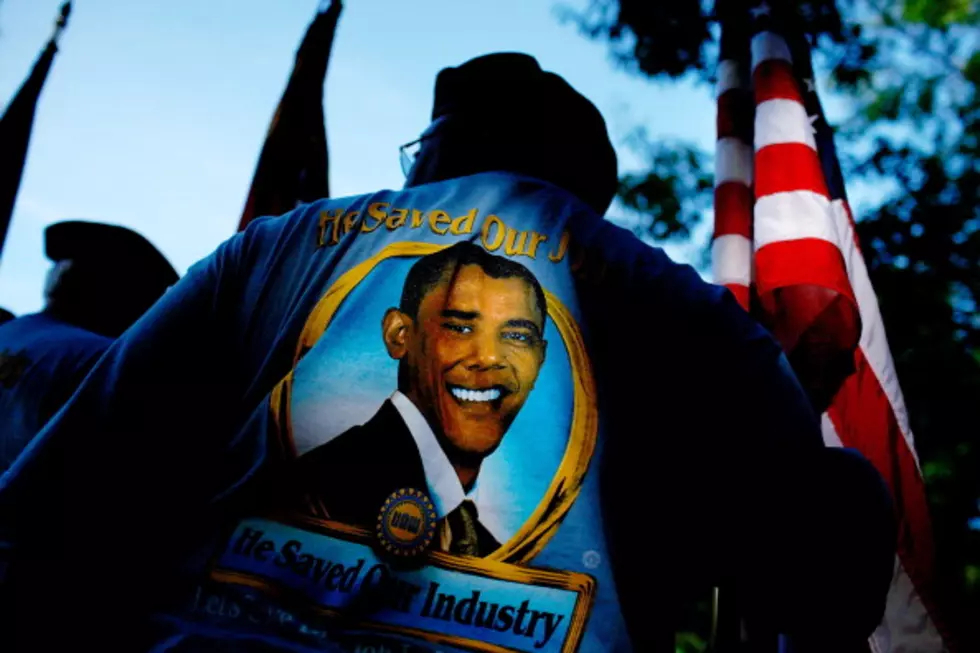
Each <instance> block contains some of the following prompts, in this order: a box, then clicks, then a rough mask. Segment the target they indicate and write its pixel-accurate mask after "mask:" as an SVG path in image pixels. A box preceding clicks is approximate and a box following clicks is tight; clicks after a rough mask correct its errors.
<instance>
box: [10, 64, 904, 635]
mask: <svg viewBox="0 0 980 653" xmlns="http://www.w3.org/2000/svg"><path fill="white" fill-rule="evenodd" d="M432 117H433V122H432V124H431V125H430V126H429V128H428V129H427V130H426V131H425V132H424V133H423V134H422V137H421V138H420V139H419V140H418V141H417V142H415V143H413V144H412V145H417V146H418V149H419V152H418V155H417V157H415V158H414V159H412V158H411V157H407V158H408V161H407V162H408V164H409V165H410V169H409V172H408V182H407V184H406V188H405V189H404V190H401V191H380V192H377V193H373V194H369V195H364V196H358V197H352V198H343V199H336V200H323V201H320V202H314V203H313V204H310V205H307V206H301V207H298V208H297V209H296V210H295V211H293V212H291V213H289V214H287V215H285V216H282V217H279V218H275V219H260V220H258V221H256V222H254V223H253V224H252V225H251V226H250V227H249V228H248V229H247V230H246V231H245V232H244V233H242V234H239V235H237V236H235V237H234V238H232V239H231V240H229V241H227V242H226V243H224V244H223V245H221V247H219V248H218V250H217V251H216V252H215V253H214V254H212V255H211V256H209V257H208V258H206V259H205V260H203V261H201V262H200V263H198V264H197V265H195V266H194V267H193V268H192V269H191V270H190V271H189V272H188V274H187V275H186V276H185V277H184V278H183V279H182V280H181V281H180V283H178V284H177V285H176V286H174V287H173V288H172V289H171V290H170V291H169V292H168V293H167V295H166V296H165V297H164V298H163V299H162V300H161V301H160V302H159V303H158V304H157V305H156V306H154V307H153V309H152V310H150V312H149V313H148V314H147V315H146V316H145V317H144V319H142V320H141V321H140V322H139V323H138V324H137V325H135V327H134V328H132V329H131V330H130V331H129V332H127V333H126V334H125V335H124V336H122V337H121V338H120V339H119V340H118V341H117V342H116V343H114V344H113V345H112V347H110V349H109V351H108V352H107V353H106V355H105V356H104V358H103V359H102V360H101V362H100V363H99V364H98V365H96V367H95V368H94V369H93V371H92V373H91V374H90V375H89V377H88V378H87V379H86V380H85V382H84V383H83V384H82V387H81V388H80V389H79V391H78V392H77V393H76V394H75V396H74V397H73V398H72V399H71V400H70V401H69V402H68V404H67V406H66V407H65V409H64V410H63V411H62V412H61V413H60V414H59V415H58V416H57V417H56V418H55V419H54V420H53V421H52V422H51V423H50V424H49V425H48V426H47V427H46V428H45V429H44V431H43V432H42V433H41V435H40V436H39V437H38V439H37V441H36V443H35V445H34V446H32V447H31V448H30V449H29V450H28V452H27V453H26V454H25V455H24V456H22V457H21V458H20V459H19V460H18V461H17V463H16V464H15V465H14V466H13V467H12V468H11V469H10V470H9V471H8V472H7V474H6V475H5V476H4V477H3V478H2V479H0V529H2V534H3V536H4V537H5V538H6V539H7V541H8V542H10V546H11V549H10V554H9V556H10V558H9V567H8V575H7V584H6V588H7V592H8V596H9V597H10V605H11V606H12V607H11V608H10V610H9V611H6V612H3V613H2V614H3V615H4V617H3V618H4V619H6V620H8V621H7V622H6V623H5V624H4V627H5V628H7V629H8V630H7V636H8V637H9V638H12V639H13V641H14V642H15V643H16V644H20V645H22V646H23V642H25V641H26V642H29V643H30V644H31V645H32V646H35V647H37V648H40V646H36V645H38V644H39V643H43V645H44V646H51V645H56V644H59V643H64V642H71V643H73V644H93V645H95V646H96V647H97V648H100V649H103V650H105V649H107V648H119V649H124V650H129V651H136V650H154V651H177V650H180V651H191V650H218V649H220V650H282V651H311V650H327V651H349V652H353V651H366V650H397V651H434V650H442V651H449V650H473V649H474V647H478V648H480V650H504V649H506V650H512V649H517V650H535V651H538V650H542V651H572V650H582V651H629V650H637V651H659V650H672V647H673V630H674V626H675V624H674V622H673V614H672V610H673V609H674V606H675V603H676V601H677V600H678V596H679V595H680V594H682V593H683V592H685V591H688V590H690V589H691V588H697V587H706V586H707V584H708V583H715V582H719V581H724V582H729V581H731V582H733V583H735V584H737V585H739V586H740V587H741V590H740V591H741V594H742V596H744V598H745V600H744V604H743V607H744V611H745V614H746V615H747V616H748V617H749V618H751V619H753V620H758V623H762V624H764V626H765V627H766V628H771V629H773V630H774V631H781V632H786V633H789V634H794V635H800V636H803V637H807V638H809V641H818V640H823V641H827V642H828V643H830V642H834V641H837V640H838V639H845V640H848V639H854V638H857V639H858V640H860V639H861V638H863V637H866V636H867V635H868V634H869V633H870V632H871V631H872V630H873V629H874V627H875V626H876V624H877V623H878V621H879V619H880V616H881V613H882V610H883V606H884V596H885V593H886V591H887V587H888V584H889V581H890V577H891V569H892V562H893V556H894V523H893V518H892V514H891V506H890V503H889V499H888V497H887V492H886V491H885V490H884V489H883V486H882V484H881V482H880V478H879V477H878V476H877V474H876V473H875V472H874V470H873V469H872V468H871V466H870V465H869V464H868V463H867V462H866V461H865V460H864V459H862V458H860V457H858V456H856V455H852V454H850V453H848V452H843V451H832V450H828V449H825V447H824V445H823V443H822V440H821V435H820V428H819V422H818V420H817V417H816V416H815V414H814V413H813V411H812V410H811V408H810V406H809V403H808V400H807V397H806V394H805V393H804V392H803V390H802V389H801V388H800V386H799V384H798V382H797V380H796V378H795V377H794V375H793V373H792V371H791V370H790V369H789V367H788V365H787V363H786V359H785V357H784V356H783V355H782V353H781V351H780V349H779V347H778V345H777V344H776V343H775V342H774V341H773V339H772V338H771V337H770V336H769V335H768V334H767V333H766V332H765V331H763V330H762V329H761V328H760V327H759V326H758V325H757V324H756V323H755V322H753V321H752V320H751V319H750V317H749V316H748V315H747V314H746V313H745V312H744V311H743V310H742V309H741V308H740V307H739V306H738V304H737V303H736V302H735V301H734V300H733V298H732V297H730V296H729V294H728V292H727V291H726V290H725V289H723V288H719V287H716V286H713V285H710V284H707V283H705V282H704V281H702V280H701V279H700V277H699V276H698V275H697V273H696V272H695V271H694V270H693V269H692V268H690V267H688V266H683V265H678V264H676V263H674V262H672V261H671V260H670V259H669V258H668V257H667V256H666V255H665V254H664V253H663V252H662V251H661V250H659V249H655V248H651V247H648V246H647V245H645V244H643V243H642V242H640V241H639V240H638V239H637V238H636V237H634V236H633V235H632V234H631V233H629V232H627V231H625V230H622V229H619V228H617V227H615V226H614V225H612V224H610V223H608V222H604V221H603V220H602V218H601V215H602V214H603V213H604V212H605V210H606V209H607V208H608V206H609V204H610V203H611V201H612V199H613V196H614V193H615V190H616V185H617V170H616V157H615V154H614V151H613V148H612V145H611V143H610V141H609V138H608V135H607V133H606V129H605V124H604V121H603V119H602V117H601V115H600V114H599V112H598V111H597V110H596V109H595V107H594V106H593V105H592V104H591V103H590V102H589V101H588V100H587V99H585V98H584V97H583V96H581V95H580V94H578V93H577V92H576V91H574V89H572V88H571V87H570V86H569V85H568V84H567V83H566V82H564V80H562V79H561V78H560V77H558V76H556V75H554V74H551V73H547V72H544V71H542V70H541V68H540V67H539V65H538V63H537V62H536V61H535V60H534V59H533V58H531V57H529V56H526V55H519V54H496V55H488V56H485V57H480V58H477V59H475V60H472V61H470V62H467V63H465V64H463V65H461V66H459V67H457V68H448V69H446V70H443V71H442V72H440V74H439V76H438V78H437V80H436V87H435V106H434V109H433V115H432ZM405 153H406V152H405V151H403V154H405ZM462 241H469V242H472V243H474V244H476V245H479V246H480V247H482V248H484V249H486V250H487V251H488V252H491V253H494V254H495V255H502V256H507V257H508V258H510V259H511V260H512V261H514V262H515V263H518V264H520V265H521V266H523V267H524V268H526V270H527V273H528V274H530V275H533V277H534V278H535V279H537V280H538V282H539V283H540V284H541V286H542V287H543V289H544V292H545V294H546V296H547V307H548V318H547V321H546V324H545V335H546V337H547V339H548V342H549V348H548V356H547V360H546V361H545V362H544V364H543V366H542V367H541V371H540V373H539V375H538V379H537V381H536V385H535V387H536V390H535V392H534V393H533V394H532V395H531V397H530V398H529V400H528V404H527V405H526V406H525V407H524V408H523V409H522V412H521V416H520V417H519V418H517V419H516V420H515V422H514V424H513V425H512V426H511V428H510V430H509V431H508V437H507V438H506V439H505V440H504V441H503V444H502V445H501V448H500V450H499V451H497V452H496V453H495V454H494V456H493V457H492V459H493V462H494V467H493V468H492V469H491V468H490V467H489V466H488V467H486V468H484V469H482V470H481V474H480V485H481V487H480V488H479V491H480V493H481V499H480V500H481V502H483V503H484V504H492V507H494V508H495V510H496V511H497V512H498V513H499V515H500V516H501V521H502V523H504V524H505V525H508V524H509V525H510V526H511V527H510V528H506V529H503V530H506V532H507V536H506V537H505V538H502V539H503V540H505V541H502V542H501V546H500V548H499V549H497V550H495V551H494V552H493V554H492V555H491V556H490V559H489V560H482V559H480V558H476V557H472V556H468V555H466V554H465V553H463V554H452V553H430V551H431V550H432V548H433V547H436V548H437V547H438V542H434V541H433V540H434V539H438V536H437V533H439V532H440V531H441V525H440V521H441V520H440V516H439V515H437V514H436V511H435V509H434V507H433V502H432V501H431V499H430V496H431V495H433V494H435V485H437V484H438V481H437V480H434V479H433V478H427V480H426V484H427V487H411V488H409V487H406V488H401V489H400V490H398V491H396V492H394V493H393V494H392V495H391V496H390V497H389V498H388V499H386V500H385V501H384V502H383V503H382V504H381V505H379V506H378V507H377V509H378V517H377V528H376V529H375V530H372V529H368V528H363V527H352V526H350V525H344V524H338V523H336V522H333V521H330V520H329V519H323V518H322V517H316V516H315V515H314V514H313V513H310V512H304V511H303V510H300V511H299V512H298V513H297V512H295V511H292V510H291V509H287V508H285V507H284V506H285V504H284V503H283V502H282V501H281V499H280V498H281V497H282V496H294V495H293V493H294V491H295V490H296V487H295V477H296V474H295V471H296V469H298V467H301V466H302V464H303V462H304V460H305V458H304V456H305V454H307V453H308V452H310V451H313V450H315V449H316V448H317V447H319V446H321V445H323V444H324V443H326V442H328V441H330V440H331V439H332V438H334V437H337V436H338V435H339V434H341V433H344V432H347V429H348V428H349V427H350V426H351V425H352V424H357V423H360V422H359V421H358V420H359V419H362V418H363V417H369V416H370V414H371V413H370V411H372V410H375V409H376V407H377V405H379V403H381V402H382V401H384V399H385V397H384V396H379V392H381V390H379V389H383V388H385V387H387V388H390V387H392V385H394V377H391V376H390V372H389V371H387V367H388V366H384V365H381V366H377V365H374V364H373V362H372V361H376V360H381V359H380V358H378V357H379V356H385V355H386V354H385V352H384V349H383V347H384V342H382V341H381V340H380V339H379V338H377V336H376V334H377V314H376V313H375V312H373V311H372V310H368V309H367V308H365V307H367V306H371V304H370V302H371V301H372V298H379V299H378V301H385V302H388V303H387V304H385V305H388V306H390V305H392V303H391V302H389V300H388V297H390V293H391V292H392V291H391V289H392V288H395V289H398V288H400V287H401V285H402V283H403V281H404V278H405V276H404V275H405V274H406V270H407V266H409V265H410V264H411V263H412V262H414V261H416V260H418V259H419V257H421V256H424V255H426V254H429V253H432V252H435V251H440V250H441V249H443V248H446V247H449V246H451V245H453V244H454V243H457V242H462ZM463 272H465V270H459V269H447V270H440V271H439V274H440V283H441V284H446V287H447V291H446V293H447V296H449V295H453V296H458V297H465V296H466V295H467V292H465V291H466V289H467V287H468V286H467V284H468V283H470V281H469V280H468V279H469V276H468V275H466V274H463ZM386 293H388V294H386ZM480 310H482V309H479V308H477V307H465V306H464V307H462V308H461V307H459V306H455V305H454V306H453V307H452V309H451V310H449V309H442V310H432V311H429V312H428V313H427V315H428V317H426V318H425V319H424V320H423V321H422V322H424V323H417V322H415V321H413V320H407V321H405V323H404V324H402V325H400V326H399V328H400V329H403V332H402V333H403V335H404V337H405V338H410V337H413V334H418V333H421V332H422V330H425V331H426V332H427V333H441V334H442V335H441V336H440V338H438V339H435V340H433V341H432V342H433V344H432V345H431V346H433V347H442V346H449V345H444V344H438V343H451V344H452V347H453V348H454V351H461V352H464V351H465V352H468V353H467V356H469V357H470V358H472V360H473V361H474V362H473V363H472V364H473V365H474V367H473V370H474V373H476V372H481V371H486V370H497V369H504V367H505V366H506V365H508V362H507V356H505V355H504V353H505V352H506V351H509V350H508V348H510V347H515V346H520V344H521V343H520V342H517V341H514V340H512V339H509V338H506V337H503V336H501V337H496V338H495V337H491V336H489V335H488V334H483V333H481V332H480V331H479V330H478V328H477V327H474V328H469V327H467V328H458V322H459V318H460V316H461V315H462V316H466V318H467V319H468V320H471V322H472V323H473V324H476V323H477V322H478V320H476V319H475V318H476V316H477V315H478V314H479V312H480ZM363 334H369V335H367V336H364V335H363ZM399 337H401V336H399ZM468 360H469V359H468ZM381 368H385V369H381ZM436 372H438V370H436ZM436 372H434V374H435V373H436ZM386 375H388V376H386ZM437 376H438V375H437ZM476 399H481V397H475V398H474V397H472V396H470V397H467V396H461V397H460V398H459V400H460V401H467V400H476ZM359 406H367V407H368V408H367V411H368V412H367V413H364V412H360V413H358V412H357V411H358V410H360V409H359V408H358V407H359ZM424 408H425V407H423V409H420V410H419V411H418V412H419V417H418V420H419V429H420V430H425V428H426V422H427V421H428V418H427V417H426V414H427V410H425V409H424ZM351 411H354V413H356V414H350V415H348V414H349V413H351ZM428 412H431V411H428ZM522 420H523V421H522ZM428 427H429V428H432V427H433V425H432V424H431V423H429V424H428ZM433 430H435V429H433ZM359 455H369V452H368V453H364V454H359ZM352 462H355V461H352ZM356 462H358V463H361V462H362V461H356ZM424 462H425V460H424V456H423V463H424ZM450 465H451V464H450ZM488 465H489V463H488ZM444 468H445V467H444ZM451 468H452V467H451V466H450V467H449V469H451ZM447 473H451V472H447ZM427 476H428V474H427ZM483 493H486V495H484V494H483ZM311 510H312V509H311ZM483 517H484V515H483V513H482V512H481V514H480V516H479V518H480V519H481V520H482V519H483ZM508 520H509V521H508ZM398 557H400V560H396V559H395V558H398ZM52 619H56V620H57V622H58V623H59V624H64V625H65V626H64V627H60V628H48V627H47V626H48V625H49V624H51V623H52ZM68 624H70V627H68ZM487 647H496V648H492V649H488V648H487Z"/></svg>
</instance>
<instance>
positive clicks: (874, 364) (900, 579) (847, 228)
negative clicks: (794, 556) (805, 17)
mask: <svg viewBox="0 0 980 653" xmlns="http://www.w3.org/2000/svg"><path fill="white" fill-rule="evenodd" d="M790 6H791V5H790V3H785V2H783V3H780V2H775V1H771V2H748V3H744V2H724V3H719V5H718V14H719V18H720V19H721V23H722V37H721V52H720V55H719V65H718V73H717V80H718V81H717V83H718V89H717V99H718V122H717V130H718V141H717V150H716V153H717V158H716V164H715V165H716V168H715V170H716V172H715V176H716V178H715V235H714V242H713V246H712V259H713V260H712V264H713V268H714V270H713V272H714V277H715V281H716V282H717V283H720V284H723V285H725V286H726V287H728V288H729V289H730V290H731V291H732V292H733V293H734V295H735V296H736V298H737V299H738V300H739V302H740V303H741V304H742V305H743V306H744V307H745V308H746V309H748V310H751V311H752V313H753V314H754V315H756V316H757V317H758V318H759V319H760V321H762V322H763V323H765V324H766V325H767V326H768V327H769V329H770V330H771V331H772V332H773V334H774V335H775V336H776V337H777V338H778V339H779V341H780V343H781V344H782V346H783V348H784V349H785V351H786V352H787V354H788V356H789V358H790V360H791V361H792V363H793V367H794V369H795V370H796V372H797V374H798V375H799V377H800V380H801V381H802V382H803V384H804V386H805V387H806V388H807V390H808V392H809V394H810V398H811V400H812V401H813V403H814V405H815V406H816V407H817V408H818V409H819V410H820V411H821V412H822V413H823V415H822V427H823V436H824V441H825V443H826V444H827V445H828V446H836V447H841V446H843V447H849V448H854V449H857V450H859V451H860V452H861V453H862V454H864V456H865V457H867V458H868V459H869V460H870V461H871V462H872V463H874V465H875V466H876V467H877V468H878V471H879V472H880V473H881V475H882V476H883V477H884V479H885V481H886V482H887V484H888V486H889V488H890V490H891V493H892V496H893V498H894V501H895V504H896V509H897V512H898V518H899V539H898V556H897V558H896V560H895V567H894V569H895V571H894V575H893V579H892V586H891V590H890V592H889V595H888V601H887V605H886V608H885V614H884V618H883V620H882V622H881V625H880V626H879V628H878V629H877V630H876V631H875V633H874V634H873V636H872V637H871V641H870V647H871V649H872V650H873V651H875V653H891V652H895V651H905V650H908V651H912V650H914V651H922V652H923V653H931V652H936V653H938V652H939V651H944V650H953V649H954V647H953V645H952V644H951V641H950V638H949V633H948V631H947V629H946V628H945V627H944V623H943V621H942V619H941V611H940V610H939V609H938V607H937V601H938V597H937V596H936V591H935V587H934V580H933V569H932V564H933V561H932V558H933V550H932V535H931V527H930V523H929V515H928V511H927V506H926V497H925V490H924V485H923V478H922V472H921V468H920V466H919V461H918V457H917V454H916V451H915V443H914V439H913V435H912V432H911V430H910V428H909V418H908V414H907V412H906V408H905V401H904V399H903V396H902V390H901V387H900V386H899V382H898V378H897V375H896V371H895V365H894V362H893V360H892V356H891V353H890V351H889V347H888V341H887V338H886V336H885V327H884V324H883V323H882V318H881V313H880V312H879V309H878V303H877V299H876V296H875V292H874V288H873V287H872V285H871V281H870V278H869V277H868V271H867V269H866V267H865V263H864V259H863V257H862V255H861V248H860V243H859V242H858V236H857V232H856V229H855V225H854V220H853V218H852V215H851V209H850V206H849V204H848V201H847V196H846V193H845V188H844V178H843V175H842V173H841V169H840V164H839V162H838V159H837V153H836V149H835V147H834V137H833V130H832V129H831V127H830V125H829V124H828V123H827V119H826V117H825V115H824V112H823V109H822V107H821V105H820V101H819V99H818V97H817V93H816V81H817V80H816V77H815V75H814V71H813V67H812V64H811V60H810V48H809V44H808V43H807V41H806V39H805V38H804V35H803V32H802V30H800V29H798V27H797V25H796V23H795V20H796V18H795V16H794V15H793V13H792V11H791V10H789V7H790Z"/></svg>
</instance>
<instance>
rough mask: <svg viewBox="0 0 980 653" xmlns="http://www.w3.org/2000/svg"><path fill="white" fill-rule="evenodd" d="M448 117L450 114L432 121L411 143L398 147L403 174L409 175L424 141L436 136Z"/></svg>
mask: <svg viewBox="0 0 980 653" xmlns="http://www.w3.org/2000/svg"><path fill="white" fill-rule="evenodd" d="M447 119H448V116H439V117H438V118H436V119H435V120H434V121H432V124H431V125H429V126H428V128H427V129H426V130H425V132H423V134H422V135H421V136H419V137H418V138H416V139H415V140H414V141H412V142H411V143H405V144H404V145H402V146H401V147H399V148H398V154H399V155H400V158H401V163H402V174H404V175H405V177H408V173H409V172H411V171H412V166H414V165H415V159H416V158H418V156H419V152H421V151H422V143H424V142H425V141H426V140H427V139H429V138H432V137H433V136H435V135H436V133H438V132H439V131H440V130H441V129H442V125H443V124H445V122H446V120H447Z"/></svg>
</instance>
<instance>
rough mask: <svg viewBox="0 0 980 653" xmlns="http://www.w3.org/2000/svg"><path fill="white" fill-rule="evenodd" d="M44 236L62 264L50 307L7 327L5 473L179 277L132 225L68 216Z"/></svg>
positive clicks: (2, 352) (0, 431)
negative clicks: (111, 347)
mask: <svg viewBox="0 0 980 653" xmlns="http://www.w3.org/2000/svg"><path fill="white" fill-rule="evenodd" d="M44 237H45V251H46V254H47V256H48V258H50V259H51V260H52V261H53V262H54V266H53V268H52V269H51V272H50V273H49V275H48V280H47V284H46V288H45V307H44V309H43V310H42V311H40V312H38V313H34V314H30V315H24V316H21V317H19V318H17V319H13V320H10V321H9V322H6V323H4V324H2V325H0V471H3V470H6V469H7V468H8V467H9V466H10V465H11V464H12V463H13V461H14V460H15V459H16V458H17V456H18V455H19V454H20V452H21V450H23V448H24V447H25V446H27V443H28V442H30V440H31V438H33V437H34V435H36V434H37V432H38V431H40V430H41V427H42V426H44V424H45V423H46V422H47V421H48V420H49V419H50V418H51V417H52V416H54V414H55V413H56V412H58V409H59V408H61V406H62V404H64V403H65V402H66V401H67V400H68V398H69V397H71V395H72V393H74V392H75V390H76V389H77V388H78V385H79V384H80V383H81V382H82V379H84V378H85V375H86V374H88V371H89V369H91V367H92V366H93V365H94V364H95V362H96V361H97V360H98V359H99V357H100V356H102V354H103V352H104V351H105V350H106V349H107V348H108V347H109V345H110V344H112V340H113V339H114V338H116V337H118V336H120V335H121V334H122V332H123V331H125V330H126V328H127V327H129V326H130V325H131V324H132V323H133V322H135V321H136V320H137V319H138V318H139V316H140V315H142V314H143V313H144V312H145V311H146V309H148V308H149V307H150V306H151V305H152V304H153V302H154V301H156V300H157V299H158V298H159V297H160V296H161V295H162V294H163V292H164V291H165V290H166V289H167V287H168V286H170V285H172V284H174V283H176V281H177V278H178V277H177V273H176V272H175V271H174V269H173V268H172V267H171V266H170V264H169V263H168V262H167V260H166V259H165V258H164V257H163V255H162V254H160V252H158V251H157V250H156V248H154V247H153V245H151V244H150V243H149V241H147V240H146V239H145V238H143V236H141V235H139V234H137V233H136V232H134V231H131V230H129V229H126V228H124V227H119V226H115V225H107V224H100V223H96V222H83V221H67V222H59V223H56V224H53V225H51V226H50V227H48V228H47V229H46V230H45V234H44Z"/></svg>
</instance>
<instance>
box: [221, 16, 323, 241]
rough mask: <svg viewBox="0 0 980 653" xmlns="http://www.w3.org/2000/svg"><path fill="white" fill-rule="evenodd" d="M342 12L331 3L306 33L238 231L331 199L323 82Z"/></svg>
mask: <svg viewBox="0 0 980 653" xmlns="http://www.w3.org/2000/svg"><path fill="white" fill-rule="evenodd" d="M341 8H342V5H341V2H340V0H332V2H331V3H330V5H329V6H328V7H327V8H326V9H323V10H321V11H320V12H319V13H318V14H317V16H316V18H314V19H313V22H312V23H311V24H310V27H309V28H308V29H307V30H306V36H305V37H303V42H302V43H301V44H300V46H299V50H298V51H297V53H296V64H295V65H294V66H293V72H292V74H291V75H290V77H289V83H288V84H287V85H286V90H285V91H284V92H283V95H282V99H281V100H280V101H279V106H278V107H276V113H275V115H274V116H273V118H272V123H271V125H270V126H269V133H268V134H267V135H266V139H265V144H264V145H263V146H262V153H261V155H260V156H259V162H258V165H257V166H256V168H255V175H254V176H253V178H252V187H251V189H249V192H248V199H247V200H246V202H245V210H244V212H243V213H242V219H241V221H240V222H239V224H238V230H239V231H242V230H243V229H245V227H247V226H248V223H249V222H251V221H252V220H253V219H255V218H257V217H259V216H263V215H281V214H283V213H286V212H287V211H290V210H292V209H294V208H295V207H296V205H297V204H301V203H305V202H312V201H314V200H318V199H323V198H326V197H329V196H330V188H329V185H328V181H327V178H328V162H327V133H326V128H325V126H324V114H323V82H324V79H325V78H326V75H327V62H328V61H329V59H330V50H331V47H332V46H333V38H334V32H335V30H336V28H337V19H338V18H339V16H340V11H341Z"/></svg>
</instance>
